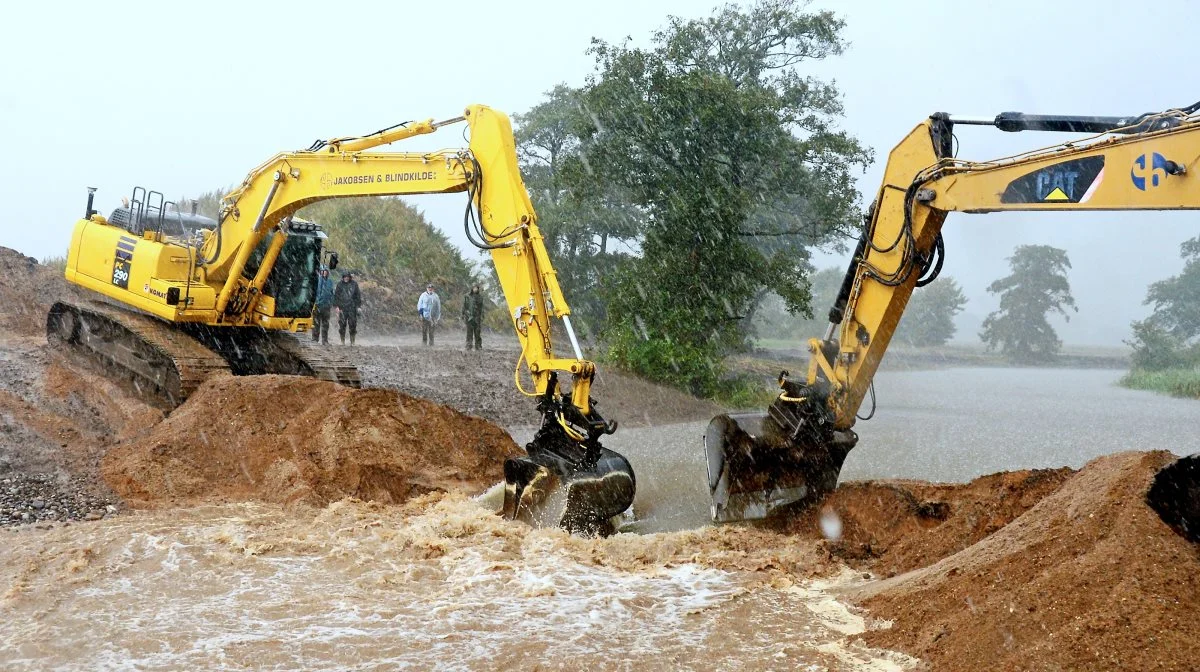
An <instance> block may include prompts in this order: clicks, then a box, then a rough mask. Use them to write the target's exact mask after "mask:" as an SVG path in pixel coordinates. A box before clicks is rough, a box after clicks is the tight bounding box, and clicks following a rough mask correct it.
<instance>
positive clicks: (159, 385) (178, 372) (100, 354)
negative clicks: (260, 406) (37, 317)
mask: <svg viewBox="0 0 1200 672" xmlns="http://www.w3.org/2000/svg"><path fill="white" fill-rule="evenodd" d="M46 340H47V341H48V342H49V343H50V346H51V347H53V348H55V349H57V350H60V351H63V352H64V353H66V354H68V355H73V356H79V357H82V358H83V359H85V360H86V361H88V362H89V363H91V364H94V365H99V366H100V367H102V368H103V369H104V370H105V371H106V372H113V373H116V374H118V377H119V378H123V379H125V380H127V381H130V382H132V385H133V387H134V392H136V393H137V394H138V395H139V396H142V397H148V398H149V399H150V400H152V401H154V402H156V403H157V405H161V406H164V407H166V408H168V409H172V408H175V407H176V406H178V405H180V404H182V403H183V402H184V401H185V400H186V399H187V398H188V396H189V395H191V393H192V392H194V391H195V390H196V388H197V387H199V386H200V384H201V383H203V382H204V381H205V380H206V379H207V378H208V377H209V376H211V375H213V374H214V373H219V372H229V370H230V369H229V364H228V362H226V361H225V358H223V357H221V355H219V354H218V353H216V352H213V351H212V350H210V349H208V348H206V347H204V345H202V344H201V343H199V342H197V341H196V340H195V339H193V338H192V337H191V336H189V335H187V334H186V333H183V332H181V331H179V330H178V329H175V328H174V327H172V326H171V325H170V324H167V323H165V322H162V321H161V320H157V319H155V318H153V317H149V316H147V315H142V314H138V313H133V312H129V311H126V310H121V309H120V308H115V307H112V306H109V305H106V304H102V303H97V302H92V301H89V302H86V303H64V302H61V301H60V302H57V303H55V304H54V305H53V306H51V308H50V312H49V314H48V315H47V316H46Z"/></svg>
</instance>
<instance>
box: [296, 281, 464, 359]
mask: <svg viewBox="0 0 1200 672" xmlns="http://www.w3.org/2000/svg"><path fill="white" fill-rule="evenodd" d="M361 304H362V295H361V294H360V293H359V290H358V283H357V282H355V280H354V274H353V273H351V272H350V271H342V281H341V282H339V283H334V282H333V280H332V279H331V278H330V277H329V269H328V268H326V267H324V266H322V267H321V271H320V276H319V277H318V278H317V304H316V309H315V310H314V311H313V331H312V340H313V341H314V342H316V341H319V342H321V343H323V344H325V345H328V344H329V322H330V318H331V317H332V315H333V309H334V308H337V311H338V336H340V337H341V340H342V345H345V344H346V332H347V331H349V332H350V345H354V336H355V334H356V333H357V331H358V308H359V306H360V305H361ZM417 314H418V315H419V316H420V317H421V342H422V343H424V344H425V345H433V337H434V332H435V331H436V330H437V324H438V322H440V321H441V319H442V299H441V297H439V296H438V295H437V292H435V291H433V283H429V284H428V285H426V286H425V291H424V292H422V293H421V296H420V298H418V299H417ZM462 320H463V324H464V325H466V328H467V349H468V350H472V349H474V350H482V349H483V335H482V332H481V329H482V327H483V295H482V294H480V293H479V283H475V284H474V285H472V286H471V292H470V293H469V294H467V296H466V299H465V300H464V301H463V309H462Z"/></svg>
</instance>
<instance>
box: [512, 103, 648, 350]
mask: <svg viewBox="0 0 1200 672" xmlns="http://www.w3.org/2000/svg"><path fill="white" fill-rule="evenodd" d="M581 97H582V93H581V92H580V91H579V90H577V89H571V88H569V87H567V86H565V85H561V84H560V85H558V86H556V87H554V88H553V89H552V90H550V91H549V92H547V93H546V100H545V101H544V102H542V103H540V104H538V105H537V106H535V107H533V108H532V109H530V110H529V111H528V112H526V113H525V114H518V115H514V117H513V121H514V124H515V128H516V130H515V135H516V141H517V152H518V157H519V160H520V165H521V174H522V178H523V179H524V181H525V186H526V187H527V188H528V190H529V194H530V199H531V200H532V201H533V205H534V209H535V210H536V211H537V213H538V226H539V227H540V228H541V230H542V235H543V237H544V239H545V243H546V248H547V250H548V251H549V253H550V256H551V258H553V259H554V263H555V270H556V271H557V273H558V280H559V283H560V284H561V286H562V288H563V292H564V294H565V295H566V296H567V297H568V298H569V299H570V301H571V308H572V314H573V315H574V320H573V321H574V324H575V327H576V329H577V330H578V331H579V332H580V335H581V336H588V335H591V334H594V333H595V331H596V330H597V329H596V328H597V326H598V325H600V324H602V323H603V322H604V319H605V301H604V293H603V289H602V288H603V285H604V282H605V279H606V278H607V276H608V275H609V274H610V273H611V272H612V271H613V269H615V268H616V267H617V266H618V265H619V264H620V263H621V262H622V261H623V260H624V259H626V258H627V257H628V253H623V252H620V251H618V250H617V249H616V248H617V246H618V245H622V246H625V247H628V246H629V244H630V243H631V242H632V241H633V240H634V239H635V238H636V236H637V234H638V230H639V220H638V213H637V212H636V211H635V210H634V209H633V208H632V207H631V206H630V205H629V204H628V200H627V199H626V198H625V197H624V196H623V194H621V193H620V190H619V189H618V188H617V186H616V185H614V184H613V183H611V182H608V181H605V180H601V179H597V178H596V176H595V175H593V173H592V171H591V168H590V166H588V165H587V163H586V162H585V159H584V157H583V155H582V154H581V151H580V150H581V143H582V140H581V135H582V134H584V133H585V132H586V129H587V128H589V127H590V125H591V121H590V118H589V117H588V115H587V113H586V112H585V111H584V109H583V107H582V105H581V102H580V100H581Z"/></svg>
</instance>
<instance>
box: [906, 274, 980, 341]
mask: <svg viewBox="0 0 1200 672" xmlns="http://www.w3.org/2000/svg"><path fill="white" fill-rule="evenodd" d="M966 305H967V297H966V296H965V295H964V294H963V292H962V288H961V287H959V286H958V283H957V282H956V281H955V280H954V278H951V277H949V276H945V277H941V278H938V279H937V280H935V281H934V282H933V283H932V284H930V285H929V286H927V287H923V288H921V289H917V290H916V291H915V292H914V293H913V295H912V299H911V300H910V301H909V302H908V308H906V309H905V311H904V315H903V317H901V318H900V325H899V326H898V327H897V328H896V336H895V338H894V340H895V341H896V342H897V343H903V344H905V345H913V346H917V347H932V346H937V345H945V344H946V343H948V342H949V341H950V339H951V338H953V337H954V332H955V330H956V328H955V326H954V316H955V315H958V314H959V313H961V312H962V311H963V307H964V306H966Z"/></svg>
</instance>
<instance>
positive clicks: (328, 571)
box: [0, 505, 740, 670]
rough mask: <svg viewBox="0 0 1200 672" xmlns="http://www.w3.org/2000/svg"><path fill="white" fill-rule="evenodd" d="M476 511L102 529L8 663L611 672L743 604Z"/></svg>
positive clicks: (35, 608)
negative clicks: (572, 667) (576, 666)
mask: <svg viewBox="0 0 1200 672" xmlns="http://www.w3.org/2000/svg"><path fill="white" fill-rule="evenodd" d="M359 506H364V505H359ZM469 508H470V509H472V510H467V509H468V507H464V506H463V505H458V506H457V508H455V507H454V506H450V507H447V510H441V511H431V512H429V513H427V514H422V515H420V516H416V517H414V518H410V519H407V520H396V519H389V520H385V521H383V523H382V524H377V523H379V522H380V521H372V520H368V519H364V516H363V515H359V513H360V512H356V511H352V512H351V513H352V515H343V514H344V511H343V512H339V511H336V505H335V507H330V509H327V510H326V511H323V512H321V513H319V514H318V515H317V519H316V520H311V521H303V520H301V521H299V522H298V523H296V524H292V523H291V522H290V521H288V520H285V519H283V517H281V515H280V514H279V513H278V512H274V513H271V512H265V517H267V518H271V519H272V521H271V522H272V524H264V522H263V520H262V517H263V516H264V512H258V515H254V516H247V517H244V518H237V517H233V518H231V517H226V516H223V517H221V518H218V519H215V520H214V519H212V518H208V519H205V518H204V517H203V516H196V515H192V516H190V518H192V519H191V520H185V521H180V522H179V523H178V524H177V525H175V526H174V527H172V525H170V524H168V523H167V522H166V521H165V520H164V518H163V517H162V516H137V515H135V516H128V517H122V518H119V519H115V520H113V521H111V523H110V522H109V521H106V524H105V525H104V526H95V527H93V528H92V529H91V530H90V532H91V534H92V535H93V536H92V537H91V538H90V539H88V540H87V541H88V543H89V544H90V548H91V549H92V551H93V552H94V554H95V558H94V559H93V560H92V561H91V562H90V564H89V565H88V566H87V567H85V568H83V569H82V570H80V571H79V572H77V573H75V575H74V576H73V577H72V580H73V581H74V583H75V585H71V586H66V585H64V584H63V583H62V582H55V581H53V580H51V579H52V578H53V577H51V576H49V574H50V573H52V572H53V571H54V570H55V569H60V568H58V567H56V566H47V567H43V568H42V570H43V573H44V574H46V575H45V576H41V577H40V578H41V579H42V581H43V582H42V583H40V585H36V586H31V589H30V590H31V591H37V593H38V594H37V595H30V594H28V593H27V594H26V596H27V597H26V598H24V599H20V600H19V604H18V605H15V606H16V607H17V608H18V611H19V612H20V613H21V617H20V618H15V619H13V618H10V619H8V620H7V622H6V623H4V624H3V625H0V635H2V636H3V639H4V640H5V643H3V644H0V663H2V664H3V666H4V667H6V668H8V669H22V668H24V669H44V668H49V667H61V668H63V669H97V668H101V669H129V668H136V669H188V668H191V669H237V668H242V667H253V668H255V669H296V668H303V669H312V670H321V669H330V670H333V669H360V668H384V669H387V668H404V667H413V668H418V669H426V668H428V667H429V666H430V664H431V661H437V666H438V667H440V668H474V669H490V668H492V667H494V666H495V665H494V663H493V661H495V660H497V659H505V660H518V661H519V660H537V659H541V658H549V659H550V660H551V661H552V662H553V661H569V660H571V659H572V658H573V657H574V656H592V657H596V656H603V655H605V653H606V652H607V651H608V650H609V648H610V647H611V646H613V643H614V642H616V643H618V644H619V647H620V649H619V650H620V651H621V653H622V655H625V656H635V657H638V656H640V657H650V656H654V655H656V653H657V652H659V651H661V650H663V649H665V648H671V647H676V648H677V647H681V646H684V647H685V646H688V645H695V644H699V643H701V642H703V641H704V639H705V638H706V637H707V636H708V633H707V632H705V631H704V630H703V629H698V628H697V627H696V623H688V622H686V621H688V619H689V618H690V617H691V615H693V614H696V613H698V612H701V611H703V610H705V609H709V608H712V607H714V606H716V605H719V604H721V603H723V602H725V601H727V600H729V599H730V598H731V596H733V595H735V594H737V593H738V592H739V590H740V589H739V588H738V586H737V581H736V580H735V578H734V576H733V575H731V574H730V573H728V572H724V571H720V570H715V569H710V568H705V567H700V566H697V565H690V564H684V565H677V566H669V567H656V566H649V567H646V568H645V569H644V570H639V571H623V570H618V569H611V568H607V567H601V566H596V565H590V564H584V563H581V562H579V561H578V560H576V559H574V558H573V557H572V556H571V555H570V553H569V552H568V551H567V550H565V549H564V547H563V541H564V539H565V538H566V537H565V535H564V534H563V533H562V532H560V531H557V530H553V531H552V530H545V531H542V530H530V529H528V528H521V527H519V526H517V525H516V524H502V523H499V522H498V521H496V520H495V518H494V516H493V515H492V514H491V513H490V512H487V511H485V510H483V509H481V508H479V507H477V506H473V505H472V506H470V507H469ZM331 510H333V512H332V513H330V511H331ZM225 511H226V512H227V510H225ZM370 515H373V514H372V512H370V511H366V518H369V517H370ZM147 523H150V524H149V525H147ZM504 525H508V526H509V527H507V528H505V527H504ZM139 528H142V529H139ZM80 529H82V527H81V528H80ZM146 529H153V532H152V533H148V532H147V531H146ZM514 530H515V532H514ZM62 536H63V537H64V538H66V537H67V535H62ZM74 541H76V542H78V541H79V540H74ZM65 555H66V553H65V552H64V553H63V556H64V557H65ZM424 556H428V557H424ZM50 564H51V565H54V563H50ZM64 571H65V570H64ZM68 574H70V573H69V572H68ZM51 594H52V595H53V599H45V598H47V597H49V596H50V595H51ZM10 606H14V605H10ZM18 643H19V644H18Z"/></svg>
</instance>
